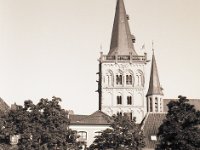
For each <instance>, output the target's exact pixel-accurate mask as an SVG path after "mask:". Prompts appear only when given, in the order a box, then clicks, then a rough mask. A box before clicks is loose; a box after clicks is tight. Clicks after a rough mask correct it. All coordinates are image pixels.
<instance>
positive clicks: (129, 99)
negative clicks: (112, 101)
mask: <svg viewBox="0 0 200 150" xmlns="http://www.w3.org/2000/svg"><path fill="white" fill-rule="evenodd" d="M127 105H132V97H131V96H127Z"/></svg>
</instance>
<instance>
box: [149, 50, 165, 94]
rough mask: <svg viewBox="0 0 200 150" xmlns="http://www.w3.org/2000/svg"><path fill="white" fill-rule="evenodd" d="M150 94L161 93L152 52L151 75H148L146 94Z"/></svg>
mask: <svg viewBox="0 0 200 150" xmlns="http://www.w3.org/2000/svg"><path fill="white" fill-rule="evenodd" d="M150 95H163V92H162V88H161V86H160V81H159V76H158V69H157V64H156V59H155V55H154V53H153V56H152V63H151V75H150V82H149V89H148V92H147V96H150Z"/></svg>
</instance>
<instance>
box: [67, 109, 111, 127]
mask: <svg viewBox="0 0 200 150" xmlns="http://www.w3.org/2000/svg"><path fill="white" fill-rule="evenodd" d="M69 118H70V120H71V124H72V125H79V124H80V125H109V124H110V123H111V121H112V119H111V117H110V116H108V115H107V114H105V113H103V112H102V111H96V112H94V113H93V114H91V115H88V116H86V115H70V116H69Z"/></svg>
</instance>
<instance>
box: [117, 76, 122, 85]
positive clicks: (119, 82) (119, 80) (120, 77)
mask: <svg viewBox="0 0 200 150" xmlns="http://www.w3.org/2000/svg"><path fill="white" fill-rule="evenodd" d="M116 84H117V85H122V75H116Z"/></svg>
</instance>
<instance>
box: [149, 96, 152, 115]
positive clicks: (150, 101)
mask: <svg viewBox="0 0 200 150" xmlns="http://www.w3.org/2000/svg"><path fill="white" fill-rule="evenodd" d="M149 105H150V106H149V107H150V112H153V106H152V105H153V102H152V98H150V99H149Z"/></svg>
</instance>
